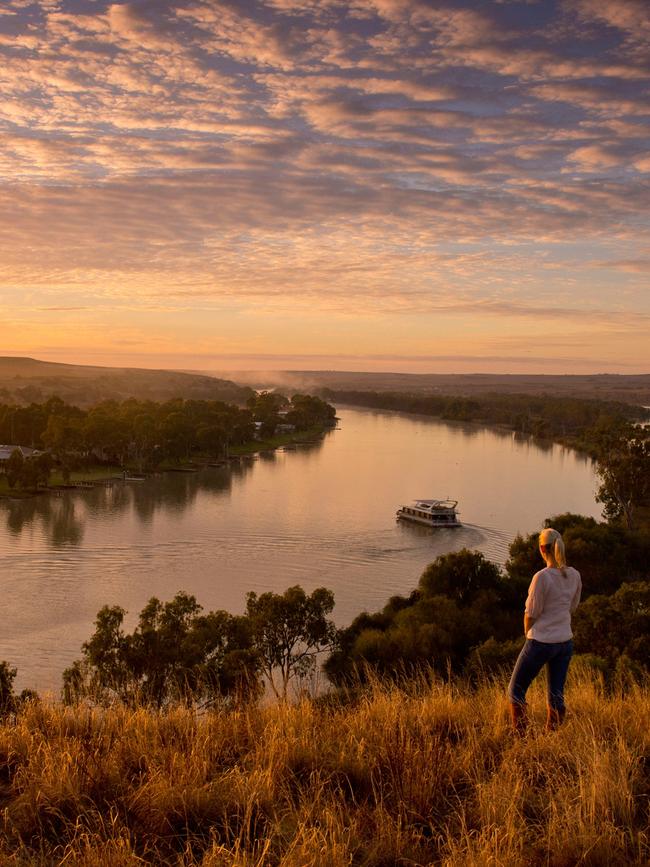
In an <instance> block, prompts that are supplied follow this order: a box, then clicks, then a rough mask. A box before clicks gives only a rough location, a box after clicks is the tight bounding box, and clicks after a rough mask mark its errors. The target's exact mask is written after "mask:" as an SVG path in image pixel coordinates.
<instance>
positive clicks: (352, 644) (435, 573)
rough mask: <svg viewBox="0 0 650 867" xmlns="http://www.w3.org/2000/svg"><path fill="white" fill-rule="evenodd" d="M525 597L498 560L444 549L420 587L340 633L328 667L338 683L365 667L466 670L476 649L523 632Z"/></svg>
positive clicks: (382, 670) (394, 670)
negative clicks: (506, 574)
mask: <svg viewBox="0 0 650 867" xmlns="http://www.w3.org/2000/svg"><path fill="white" fill-rule="evenodd" d="M522 609H523V602H522V599H521V598H520V597H518V595H517V594H516V593H513V588H512V586H511V583H510V582H508V581H507V580H506V579H505V578H504V576H503V575H502V574H501V572H500V570H499V569H498V567H497V566H495V565H494V564H493V563H490V562H489V561H488V560H486V559H485V557H483V555H482V554H479V553H478V552H475V551H468V550H466V549H465V550H462V551H458V552H456V553H452V554H446V555H444V556H442V557H438V559H437V560H436V561H435V562H434V563H432V564H431V565H430V566H428V567H427V568H426V569H425V571H424V572H423V574H422V576H421V578H420V583H419V587H418V590H417V591H415V592H414V593H412V594H411V595H410V597H408V598H402V597H393V599H391V600H390V601H389V603H388V605H386V606H385V607H384V609H383V611H381V612H379V613H377V614H374V615H369V614H362V615H360V616H359V617H357V618H356V619H355V620H354V621H353V622H352V624H351V625H350V627H348V629H345V630H342V631H341V633H340V635H339V647H338V649H337V650H336V651H335V652H334V653H333V654H332V655H331V657H330V658H329V660H328V661H327V663H326V666H325V669H326V671H327V674H328V676H329V677H330V679H331V680H332V681H333V682H334V683H336V684H344V683H345V682H346V681H347V680H349V679H350V678H352V679H354V678H357V677H359V676H361V677H362V678H363V676H364V669H368V668H370V669H374V670H375V671H377V672H379V673H381V674H389V675H390V674H394V675H401V674H404V673H405V672H408V671H414V670H417V669H420V668H429V667H433V668H434V669H435V670H436V671H437V672H438V673H439V674H441V675H442V676H446V675H447V674H448V673H450V672H459V671H461V670H463V668H464V667H465V666H466V664H467V661H468V659H469V656H470V653H471V651H472V649H473V648H474V647H476V646H478V645H481V644H483V643H484V642H486V641H487V640H488V639H489V638H491V637H495V636H498V637H499V638H500V639H510V638H513V637H514V636H515V635H516V634H517V633H518V632H520V631H521V611H522Z"/></svg>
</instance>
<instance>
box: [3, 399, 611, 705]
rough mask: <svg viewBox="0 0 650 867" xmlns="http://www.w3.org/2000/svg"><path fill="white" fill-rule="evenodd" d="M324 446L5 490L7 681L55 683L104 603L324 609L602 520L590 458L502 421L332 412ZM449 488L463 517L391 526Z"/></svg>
mask: <svg viewBox="0 0 650 867" xmlns="http://www.w3.org/2000/svg"><path fill="white" fill-rule="evenodd" d="M338 414H339V417H340V425H339V427H340V429H339V430H334V431H331V432H329V433H327V434H326V435H325V437H324V438H323V440H322V442H319V443H315V444H312V445H306V446H300V447H298V448H297V449H292V450H286V451H277V452H271V453H265V454H263V455H260V456H259V457H257V458H255V459H250V460H246V461H243V462H242V464H241V465H240V466H233V467H231V468H224V469H206V470H201V471H200V472H198V473H165V474H161V475H159V476H155V477H153V478H151V479H148V480H146V481H145V482H126V483H119V484H116V485H114V486H113V487H112V488H96V489H93V490H90V491H77V492H71V493H67V494H65V495H64V496H62V497H54V496H42V497H37V498H34V499H31V500H14V501H10V500H4V501H0V555H1V556H2V563H3V569H2V577H1V579H0V580H1V582H2V600H3V606H2V607H3V617H2V627H1V630H2V631H1V633H0V660H1V659H6V660H7V661H8V662H10V663H11V664H12V665H14V666H16V667H17V668H18V678H17V680H16V685H17V687H18V688H19V689H20V688H23V687H25V686H29V687H32V688H34V689H38V690H39V691H54V692H57V693H58V690H59V689H60V685H61V673H62V671H63V669H64V668H65V667H66V666H67V665H69V664H70V663H71V662H72V661H73V660H74V659H75V658H78V657H79V655H80V647H81V643H82V642H83V641H84V640H85V639H87V638H88V637H89V636H90V635H91V633H92V631H93V621H94V617H95V615H96V613H97V611H98V610H99V608H101V606H102V605H105V604H110V605H114V604H119V605H121V606H123V607H124V608H126V609H127V611H128V612H129V614H128V616H127V620H126V624H127V627H128V628H129V629H130V628H131V627H132V626H133V625H134V623H135V620H136V617H137V613H138V612H139V611H140V609H141V608H142V607H143V605H144V604H145V603H146V602H147V600H148V599H149V598H150V597H151V596H153V595H156V596H158V597H159V598H160V599H162V600H168V599H171V598H172V597H173V596H174V594H175V593H176V592H177V591H178V590H181V589H182V590H186V591H188V592H189V593H193V594H194V595H195V596H196V597H197V599H198V601H199V602H200V603H201V604H202V605H203V606H204V608H205V609H206V610H207V609H215V608H225V609H226V610H228V611H231V612H233V613H236V612H240V611H242V610H243V608H244V604H245V594H246V592H247V591H249V590H254V591H257V592H258V593H259V592H264V591H265V590H274V591H276V592H277V591H283V590H284V589H285V588H287V587H289V586H290V585H292V584H302V586H303V587H304V588H305V589H306V590H309V591H311V590H313V589H314V588H315V587H319V586H326V587H329V588H330V589H332V590H333V591H334V594H335V599H336V608H335V612H334V619H335V620H336V622H337V623H338V624H339V625H345V624H347V623H349V622H350V620H351V619H352V618H353V617H354V616H355V615H356V614H358V613H359V612H360V611H362V610H369V611H373V610H376V609H378V608H380V607H381V606H382V605H383V604H384V603H385V602H386V600H387V599H388V597H390V596H391V595H393V594H395V593H407V592H409V591H410V590H411V589H412V588H413V587H415V585H416V584H417V580H418V577H419V575H420V573H421V572H422V570H423V568H424V567H425V566H426V565H427V564H428V563H430V562H431V561H432V560H434V559H435V558H436V557H437V556H438V555H439V554H442V553H445V552H448V551H455V550H458V549H460V548H463V547H470V548H475V549H478V550H480V551H482V552H484V553H485V554H486V556H488V557H489V558H490V559H492V560H494V561H496V562H499V563H503V562H504V561H505V559H506V558H507V550H508V546H509V544H510V542H511V541H512V539H513V537H514V536H515V535H516V534H517V533H529V532H532V531H534V530H536V529H538V528H539V527H540V524H541V523H542V521H543V520H544V519H545V518H546V517H548V516H550V515H555V514H559V513H561V512H568V511H571V512H578V513H581V514H586V515H593V516H594V517H599V516H600V512H601V508H600V506H599V505H598V504H597V503H596V502H595V500H594V491H595V488H596V480H595V476H594V469H593V465H592V463H591V461H589V460H587V459H586V458H584V457H582V456H580V455H578V454H576V453H575V452H573V451H571V450H569V449H566V448H563V447H561V446H558V445H551V444H546V445H543V444H540V443H539V442H535V441H533V440H530V439H527V438H522V437H518V436H517V435H515V434H513V433H510V432H506V431H496V430H493V429H487V428H482V427H477V426H468V425H460V424H446V423H443V422H439V421H436V420H432V419H427V418H422V417H412V416H407V415H401V414H398V413H390V412H379V411H372V410H364V409H354V408H348V407H344V408H339V410H338ZM416 497H422V498H435V497H441V498H446V497H452V498H453V499H457V500H458V501H459V510H460V519H461V521H462V522H463V527H461V528H456V529H454V528H448V529H431V528H428V527H422V526H419V525H411V524H405V523H402V522H400V523H397V522H396V521H395V509H396V508H397V507H398V506H400V505H401V504H403V503H408V502H409V501H411V500H413V499H415V498H416Z"/></svg>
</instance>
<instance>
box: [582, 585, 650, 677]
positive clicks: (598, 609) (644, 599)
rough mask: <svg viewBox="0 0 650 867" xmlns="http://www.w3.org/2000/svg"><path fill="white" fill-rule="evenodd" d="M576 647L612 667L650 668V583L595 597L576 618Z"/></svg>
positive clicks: (592, 597) (630, 586)
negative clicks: (603, 660)
mask: <svg viewBox="0 0 650 867" xmlns="http://www.w3.org/2000/svg"><path fill="white" fill-rule="evenodd" d="M574 629H575V640H576V646H577V648H579V649H580V650H584V651H588V652H589V653H591V654H594V655H596V656H598V657H600V658H601V659H605V660H607V662H608V665H609V667H610V669H611V668H615V667H618V668H619V669H621V668H627V669H634V668H638V669H645V670H646V671H647V670H648V669H650V581H639V582H636V583H633V584H627V583H626V584H623V585H622V586H621V587H619V589H618V590H617V591H616V593H614V594H612V595H610V596H605V595H597V596H596V595H594V596H591V597H590V598H589V599H588V600H587V601H586V602H585V603H583V604H582V605H580V606H579V608H578V610H577V611H576V613H575V615H574Z"/></svg>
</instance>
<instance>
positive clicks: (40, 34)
mask: <svg viewBox="0 0 650 867" xmlns="http://www.w3.org/2000/svg"><path fill="white" fill-rule="evenodd" d="M649 37H650V14H649V12H648V5H647V3H646V0H558V2H553V0H540V2H535V0H527V2H525V0H524V2H518V0H502V2H497V0H495V2H479V0H473V2H470V0H465V2H460V0H445V2H437V0H351V2H339V0H258V2H253V0H250V2H249V0H173V2H172V0H133V2H127V3H124V2H120V3H110V2H105V0H36V2H32V0H5V2H3V3H2V5H1V7H0V52H1V54H2V60H1V63H0V207H1V208H2V218H1V221H0V245H1V250H2V255H1V256H0V298H1V299H2V317H1V319H0V323H1V327H2V345H3V351H2V352H0V354H5V355H7V354H14V355H32V356H35V357H38V358H42V359H49V360H52V361H66V362H73V363H90V364H121V365H136V366H142V367H173V368H181V369H202V370H208V369H219V370H227V369H237V368H246V367H248V368H250V367H255V368H269V369H271V368H291V367H296V368H302V369H306V368H337V367H338V368H346V369H357V370H381V369H383V370H404V371H414V372H424V371H431V372H447V371H458V372H464V371H473V370H476V371H495V372H499V371H503V372H517V371H520V372H549V373H551V372H552V373H556V372H567V373H585V372H590V371H593V372H598V371H613V372H623V373H634V372H647V371H648V369H649V368H650V352H649V346H650V339H649V338H650V292H649V291H648V289H649V285H648V284H649V275H650V235H649V233H648V213H649V206H650V197H649V196H648V191H649V186H650V185H649V184H648V172H649V170H650V148H649V139H648V127H647V119H648V113H649V110H650V109H649V98H648V93H649V89H648V85H649V79H650V67H649V66H648V57H649V56H650V53H649V52H650V45H649V42H650V38H649Z"/></svg>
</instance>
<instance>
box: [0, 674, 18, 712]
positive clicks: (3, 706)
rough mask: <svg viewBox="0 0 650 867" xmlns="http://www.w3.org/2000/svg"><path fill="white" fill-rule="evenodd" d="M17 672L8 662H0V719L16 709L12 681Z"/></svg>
mask: <svg viewBox="0 0 650 867" xmlns="http://www.w3.org/2000/svg"><path fill="white" fill-rule="evenodd" d="M16 674H17V670H16V669H15V668H12V667H11V666H10V665H9V663H8V662H5V661H4V660H2V661H1V662H0V718H2V717H5V716H7V715H8V714H10V713H13V712H14V711H15V709H16V696H15V695H14V680H15V678H16Z"/></svg>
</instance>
